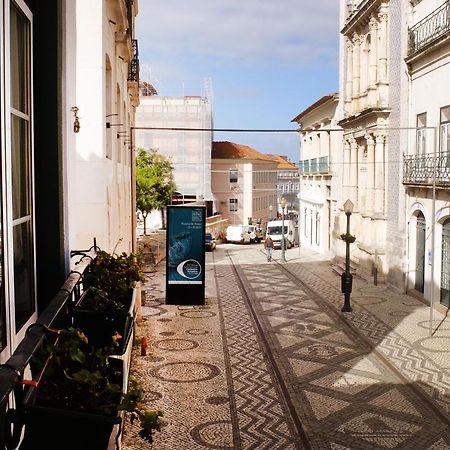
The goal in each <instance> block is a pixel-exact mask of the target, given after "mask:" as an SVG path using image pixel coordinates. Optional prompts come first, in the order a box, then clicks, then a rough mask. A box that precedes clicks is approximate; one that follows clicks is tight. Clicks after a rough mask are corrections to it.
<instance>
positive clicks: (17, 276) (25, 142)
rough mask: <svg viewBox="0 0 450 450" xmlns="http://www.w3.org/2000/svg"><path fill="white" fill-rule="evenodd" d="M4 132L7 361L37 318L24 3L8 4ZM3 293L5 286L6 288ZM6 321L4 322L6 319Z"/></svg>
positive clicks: (28, 32)
mask: <svg viewBox="0 0 450 450" xmlns="http://www.w3.org/2000/svg"><path fill="white" fill-rule="evenodd" d="M3 5H4V9H3V13H4V16H5V20H4V23H5V24H6V26H5V27H4V29H3V33H4V34H3V36H2V38H3V42H4V46H3V53H2V61H1V63H2V64H1V65H2V67H4V68H5V71H4V78H2V83H1V84H2V91H1V92H2V93H3V94H4V99H5V101H4V102H2V107H1V108H2V109H1V111H0V112H1V120H2V131H3V130H5V134H4V136H2V151H1V158H2V165H1V177H2V180H3V182H2V188H3V189H2V192H1V202H2V221H1V225H2V230H3V234H2V236H1V237H2V240H1V249H0V250H1V255H2V260H1V263H2V269H3V268H4V269H3V274H2V275H4V276H2V284H3V283H4V294H5V295H4V296H3V295H2V298H1V301H2V305H1V313H2V314H1V315H2V320H1V322H0V328H1V329H0V335H1V336H2V338H3V339H2V353H1V355H0V360H1V361H3V360H4V359H5V358H7V357H8V354H9V353H10V352H11V351H13V350H14V348H15V347H16V345H17V343H18V342H19V341H20V340H21V339H22V337H23V335H24V333H25V330H26V328H27V326H28V324H30V323H31V322H32V321H33V320H35V318H36V295H35V292H36V286H35V250H34V207H33V205H34V196H33V182H34V175H33V144H32V142H33V139H32V135H33V123H32V119H33V118H32V98H31V93H32V81H31V80H32V63H31V61H32V14H31V12H30V10H29V8H28V7H27V5H26V4H25V3H24V2H23V1H22V0H14V1H10V2H4V3H3ZM2 294H3V286H2ZM3 316H4V319H3Z"/></svg>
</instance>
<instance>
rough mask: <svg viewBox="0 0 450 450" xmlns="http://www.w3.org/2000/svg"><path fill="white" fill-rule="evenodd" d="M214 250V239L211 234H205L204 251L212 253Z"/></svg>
mask: <svg viewBox="0 0 450 450" xmlns="http://www.w3.org/2000/svg"><path fill="white" fill-rule="evenodd" d="M215 248H216V239H215V237H214V236H213V235H212V234H211V233H206V234H205V250H209V251H210V252H212V251H213V250H214V249H215Z"/></svg>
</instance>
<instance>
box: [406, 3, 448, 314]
mask: <svg viewBox="0 0 450 450" xmlns="http://www.w3.org/2000/svg"><path fill="white" fill-rule="evenodd" d="M410 8H411V9H410V15H409V18H410V20H409V30H408V46H407V51H406V55H405V61H406V63H407V67H408V71H409V76H410V79H409V91H410V104H409V117H408V120H409V124H410V127H411V128H416V129H415V130H412V131H411V132H410V136H409V143H410V145H409V147H408V152H407V154H405V156H404V171H403V183H404V185H405V188H406V193H407V205H406V220H407V237H408V248H407V256H408V267H407V289H408V290H410V291H413V292H415V293H416V294H417V295H419V296H421V297H423V298H424V299H425V300H426V301H430V300H431V299H433V303H434V304H435V305H441V306H442V307H446V308H448V307H449V306H450V89H449V87H448V84H449V80H450V21H449V17H450V2H448V1H431V0H421V1H418V0H416V1H414V2H411V6H410Z"/></svg>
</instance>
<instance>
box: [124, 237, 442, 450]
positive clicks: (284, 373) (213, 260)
mask: <svg viewBox="0 0 450 450" xmlns="http://www.w3.org/2000/svg"><path fill="white" fill-rule="evenodd" d="M227 249H228V250H227ZM286 255H287V259H288V262H287V263H283V264H280V261H279V252H275V259H278V261H277V260H276V261H275V262H272V263H267V262H266V261H265V256H264V254H263V252H262V251H261V246H257V245H254V246H244V247H242V246H230V245H228V246H219V247H218V249H217V250H216V252H214V253H213V254H211V253H209V254H207V273H206V286H207V291H206V303H205V306H204V307H195V308H194V307H184V308H183V307H176V306H168V305H165V304H164V296H165V294H164V270H163V267H161V266H162V265H160V266H158V270H157V272H155V273H152V274H149V280H148V282H147V283H146V285H145V286H144V289H145V290H147V292H148V294H147V300H146V304H145V306H144V307H143V311H142V314H143V320H142V322H141V324H140V326H139V327H138V330H137V335H138V338H139V337H140V336H144V335H145V336H147V338H148V341H149V342H150V347H149V352H148V356H144V357H142V356H140V352H138V350H139V349H135V351H134V355H133V364H132V372H133V374H134V376H135V377H136V378H139V379H141V380H142V382H143V384H144V387H145V390H146V401H147V403H148V406H149V407H151V408H159V409H162V410H163V411H164V414H165V422H166V424H165V426H164V427H163V429H162V431H161V432H159V433H156V434H155V437H154V444H153V445H151V446H150V445H149V444H147V443H146V442H144V441H142V440H141V439H140V437H139V436H138V430H137V425H136V424H133V425H130V424H129V423H126V424H125V429H124V439H123V448H124V450H134V449H145V448H152V449H158V450H159V449H170V450H178V449H179V450H184V449H186V450H188V449H189V450H190V449H208V448H215V449H266V448H267V449H269V448H277V449H291V448H292V449H294V448H312V449H336V450H337V449H391V448H396V449H411V448H417V449H450V428H449V424H450V421H449V418H448V415H447V413H448V404H449V403H448V395H447V394H448V392H449V391H448V381H449V380H448V376H449V374H448V366H449V364H450V362H449V361H450V359H449V356H450V355H449V353H450V325H449V324H448V323H447V322H446V321H445V320H443V319H444V318H443V317H442V316H439V315H438V314H436V316H437V318H436V322H435V323H434V324H433V325H435V326H437V325H440V327H439V328H438V329H437V331H436V332H435V334H434V336H433V337H429V332H428V318H429V308H427V307H426V306H424V305H423V304H422V303H420V302H419V301H417V300H415V299H413V298H412V297H409V296H406V295H398V294H395V293H393V292H390V291H389V290H388V289H386V287H382V286H379V287H375V286H370V285H367V284H365V283H364V282H362V281H360V280H355V282H354V294H353V296H352V302H353V312H352V313H346V314H342V313H341V312H340V307H341V305H342V294H340V292H339V289H340V279H339V277H337V275H334V274H333V273H332V271H331V268H330V264H329V262H328V261H326V260H324V259H323V258H320V257H318V256H317V255H315V254H314V253H312V252H308V251H306V250H304V249H301V254H300V255H299V251H298V249H292V250H289V251H287V252H286ZM231 261H232V262H233V263H234V266H233V265H232V264H231Z"/></svg>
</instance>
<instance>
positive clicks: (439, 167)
mask: <svg viewBox="0 0 450 450" xmlns="http://www.w3.org/2000/svg"><path fill="white" fill-rule="evenodd" d="M403 161H404V164H403V184H419V185H432V184H433V179H435V183H436V185H438V186H448V185H450V152H441V153H439V154H438V155H435V154H434V153H428V154H424V155H405V156H404V158H403Z"/></svg>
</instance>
